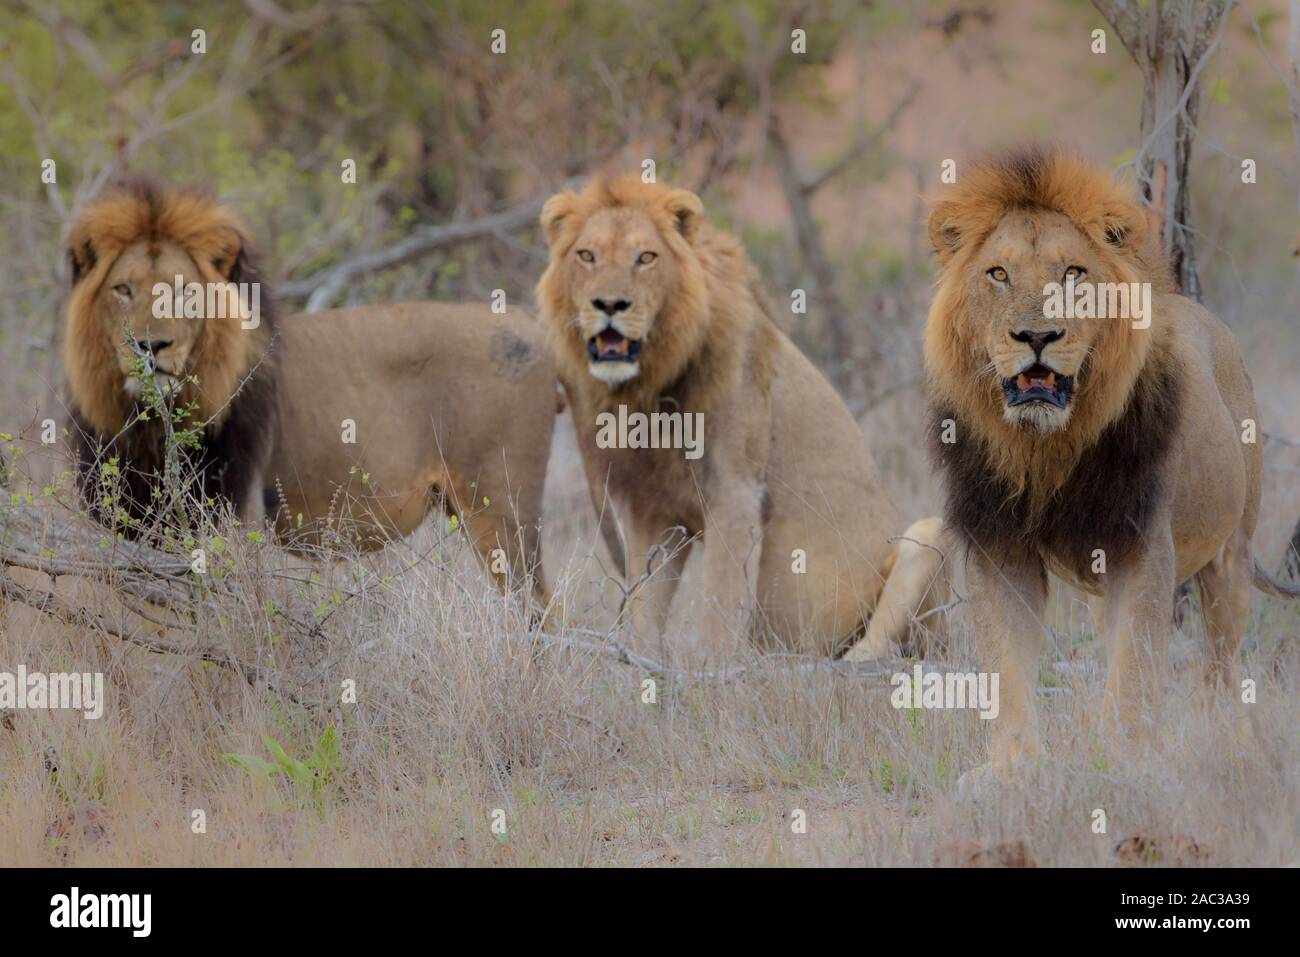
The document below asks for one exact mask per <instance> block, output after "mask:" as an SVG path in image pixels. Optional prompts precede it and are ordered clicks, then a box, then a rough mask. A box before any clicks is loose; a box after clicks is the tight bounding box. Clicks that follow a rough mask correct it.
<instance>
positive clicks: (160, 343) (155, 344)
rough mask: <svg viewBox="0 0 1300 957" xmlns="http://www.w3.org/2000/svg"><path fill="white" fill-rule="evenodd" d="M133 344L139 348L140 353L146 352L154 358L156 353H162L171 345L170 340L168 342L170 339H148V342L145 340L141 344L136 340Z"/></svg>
mask: <svg viewBox="0 0 1300 957" xmlns="http://www.w3.org/2000/svg"><path fill="white" fill-rule="evenodd" d="M135 344H136V345H137V346H139V347H140V351H142V352H148V353H149V354H150V355H155V356H156V355H157V354H158V353H160V352H162V351H163V350H164V349H166V348H167V347H168V346H169V345H171V344H172V340H170V339H148V340H146V341H144V342H141V341H140V340H139V339H137V340H136V341H135Z"/></svg>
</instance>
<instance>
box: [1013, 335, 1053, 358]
mask: <svg viewBox="0 0 1300 957" xmlns="http://www.w3.org/2000/svg"><path fill="white" fill-rule="evenodd" d="M1064 335H1065V330H1064V329H1047V330H1038V329H1021V330H1020V331H1019V332H1013V333H1011V338H1012V339H1015V340H1016V342H1027V343H1029V348H1031V349H1033V350H1034V355H1036V356H1038V355H1042V354H1043V349H1044V348H1046V346H1047V344H1048V343H1049V342H1055V341H1056V340H1057V339H1060V338H1061V337H1062V336H1064Z"/></svg>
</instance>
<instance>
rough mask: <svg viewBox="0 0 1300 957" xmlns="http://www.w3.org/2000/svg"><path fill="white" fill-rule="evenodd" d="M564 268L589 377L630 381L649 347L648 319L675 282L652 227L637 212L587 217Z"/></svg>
mask: <svg viewBox="0 0 1300 957" xmlns="http://www.w3.org/2000/svg"><path fill="white" fill-rule="evenodd" d="M566 268H567V270H568V273H569V277H568V278H569V289H570V291H571V294H572V300H573V308H574V313H575V324H576V326H577V332H578V335H579V337H580V338H581V340H582V341H583V342H584V343H586V348H587V355H588V356H589V357H590V362H589V365H588V369H589V370H590V372H591V374H592V376H594V377H595V378H597V379H599V380H601V381H602V382H604V383H606V384H608V385H617V384H618V383H620V382H626V381H628V380H629V379H634V378H636V376H637V374H638V372H639V371H640V359H641V350H642V348H644V347H645V346H646V344H647V343H649V347H650V348H653V347H654V344H653V341H652V339H653V336H654V328H655V319H656V317H658V316H659V314H660V312H661V311H662V309H663V307H664V302H665V300H666V299H667V297H668V293H669V290H671V289H672V288H673V287H674V286H675V285H676V281H677V275H676V273H677V266H676V263H675V262H674V260H673V256H672V255H671V254H670V252H669V250H668V246H667V244H666V243H665V242H664V240H663V237H662V236H660V235H659V230H658V228H657V227H656V226H655V224H654V223H653V222H652V221H651V220H650V217H649V216H647V215H646V214H645V213H644V212H642V211H641V210H639V209H628V208H620V209H606V210H601V211H600V212H598V213H596V214H595V215H594V216H592V217H591V218H590V219H588V220H587V222H586V224H585V225H584V226H583V228H582V230H581V232H579V234H578V239H577V242H576V243H575V244H574V248H573V253H572V255H570V256H569V259H568V264H567V267H566Z"/></svg>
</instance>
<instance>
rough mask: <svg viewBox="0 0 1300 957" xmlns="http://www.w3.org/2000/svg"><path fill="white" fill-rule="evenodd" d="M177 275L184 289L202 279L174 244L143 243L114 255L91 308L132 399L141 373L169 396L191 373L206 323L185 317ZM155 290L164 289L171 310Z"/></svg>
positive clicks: (165, 242) (192, 262)
mask: <svg viewBox="0 0 1300 957" xmlns="http://www.w3.org/2000/svg"><path fill="white" fill-rule="evenodd" d="M177 276H180V277H182V285H184V284H185V283H191V282H201V281H202V276H201V275H200V271H199V268H198V265H197V264H196V263H195V262H194V260H193V259H192V258H191V257H190V256H189V254H188V253H186V252H185V251H184V250H183V249H181V248H180V247H179V246H177V245H176V244H175V243H173V242H170V241H164V242H162V243H160V244H158V245H156V246H153V247H152V248H151V246H150V244H149V243H146V242H144V241H141V242H137V243H134V244H132V245H131V246H129V247H127V248H126V249H125V250H124V251H123V252H122V254H121V255H120V256H118V257H117V260H116V261H115V262H114V263H113V265H112V266H111V267H110V268H109V270H108V273H107V275H106V277H105V280H104V283H103V285H101V286H100V288H99V294H98V296H97V297H96V302H95V309H96V312H97V313H98V317H99V321H100V322H101V323H103V325H104V331H105V333H106V334H107V335H108V337H109V338H110V340H111V341H112V342H113V343H114V344H115V347H116V357H117V364H118V368H119V369H120V370H121V372H122V377H123V382H124V386H125V388H126V391H127V392H128V394H130V395H138V394H139V392H140V390H141V387H142V385H143V384H144V383H143V381H142V378H141V376H142V375H148V376H150V377H151V378H152V379H153V381H154V382H155V383H156V385H157V386H158V388H159V389H160V390H161V391H163V392H169V391H172V390H174V389H176V388H177V387H178V385H179V384H180V382H181V381H182V380H183V379H184V378H185V376H186V375H187V374H188V373H189V372H190V371H191V370H192V360H193V358H194V355H195V347H196V345H197V344H198V342H199V339H200V332H201V330H202V323H203V322H205V321H206V319H204V318H200V317H191V318H186V314H185V306H184V302H183V294H182V297H181V299H182V301H177V298H178V297H176V295H175V293H174V291H173V290H174V285H175V279H176V277H177ZM155 286H158V287H159V289H161V287H162V286H165V287H166V288H167V290H168V292H167V293H166V295H167V296H168V297H169V298H170V299H171V300H172V301H171V302H169V303H166V305H167V306H168V307H170V308H166V309H163V308H161V304H160V302H159V300H160V295H158V294H155V292H154V288H155ZM205 302H206V298H205Z"/></svg>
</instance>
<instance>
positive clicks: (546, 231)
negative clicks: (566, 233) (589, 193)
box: [540, 192, 578, 246]
mask: <svg viewBox="0 0 1300 957" xmlns="http://www.w3.org/2000/svg"><path fill="white" fill-rule="evenodd" d="M577 210H578V194H577V193H574V192H564V193H556V194H555V195H554V196H552V197H551V198H550V199H548V200H547V201H546V205H545V206H543V207H542V215H541V219H540V222H541V224H542V235H543V236H545V237H546V245H548V246H554V245H555V242H556V240H558V239H559V238H560V231H561V230H562V229H563V228H564V221H565V220H566V219H568V218H569V217H570V216H572V215H573V214H574V213H575V212H577Z"/></svg>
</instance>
